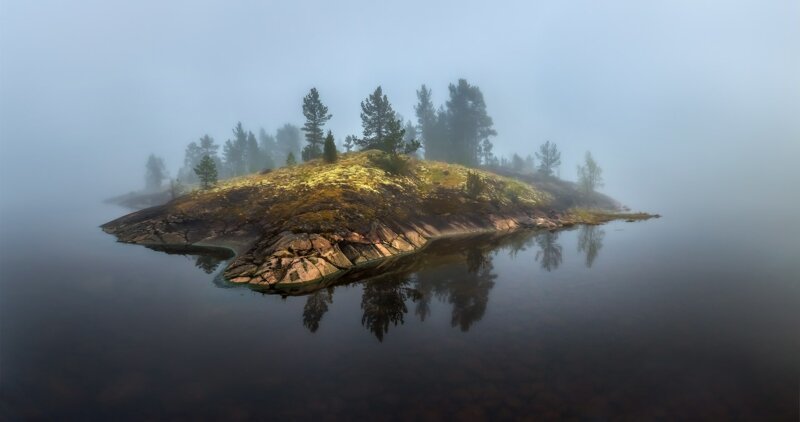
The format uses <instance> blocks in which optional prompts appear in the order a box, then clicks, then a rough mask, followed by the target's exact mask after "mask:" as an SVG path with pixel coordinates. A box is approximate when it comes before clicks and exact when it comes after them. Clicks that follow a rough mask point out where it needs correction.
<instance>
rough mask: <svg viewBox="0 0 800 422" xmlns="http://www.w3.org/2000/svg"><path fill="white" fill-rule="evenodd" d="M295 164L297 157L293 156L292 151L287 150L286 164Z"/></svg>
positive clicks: (288, 165)
mask: <svg viewBox="0 0 800 422" xmlns="http://www.w3.org/2000/svg"><path fill="white" fill-rule="evenodd" d="M296 164H297V159H296V158H294V153H293V152H289V155H287V156H286V166H287V167H291V166H294V165H296Z"/></svg>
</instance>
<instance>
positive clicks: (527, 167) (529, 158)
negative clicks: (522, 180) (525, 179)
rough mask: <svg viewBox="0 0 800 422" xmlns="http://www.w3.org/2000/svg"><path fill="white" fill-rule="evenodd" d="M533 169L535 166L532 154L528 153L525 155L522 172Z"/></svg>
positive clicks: (530, 171) (532, 170)
mask: <svg viewBox="0 0 800 422" xmlns="http://www.w3.org/2000/svg"><path fill="white" fill-rule="evenodd" d="M534 171H536V166H535V164H534V162H533V156H532V155H530V154H528V156H527V157H525V168H524V170H523V172H525V173H533V172H534Z"/></svg>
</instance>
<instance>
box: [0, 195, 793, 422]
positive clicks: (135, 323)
mask: <svg viewBox="0 0 800 422" xmlns="http://www.w3.org/2000/svg"><path fill="white" fill-rule="evenodd" d="M53 206H54V208H46V209H42V208H38V207H36V204H31V205H30V207H29V208H26V207H23V205H22V204H20V205H19V206H16V207H7V209H6V210H5V212H4V214H3V225H2V227H1V230H2V232H0V233H1V234H2V236H1V239H2V245H1V246H2V250H1V251H0V252H2V253H1V254H0V275H1V280H0V283H2V284H0V288H1V289H2V290H1V291H0V293H1V294H0V336H1V337H0V419H3V420H18V419H37V418H48V419H71V420H87V419H101V420H102V419H105V420H122V419H133V420H142V419H152V418H158V419H186V420H202V419H228V420H248V419H279V418H283V419H285V418H289V419H331V418H343V419H344V418H346V419H359V420H364V419H415V420H417V419H426V420H437V419H450V418H460V419H470V420H476V419H477V420H479V419H517V418H525V417H537V416H538V417H540V418H551V419H589V420H605V419H630V420H649V419H659V418H660V419H663V420H676V419H679V420H687V419H693V420H697V419H706V420H708V419H712V420H715V419H716V420H718V419H744V420H767V419H769V420H790V421H796V420H798V419H799V418H800V281H799V280H800V277H798V275H800V264H799V263H798V261H800V260H798V258H800V254H798V246H797V243H796V242H797V239H796V238H794V237H793V236H789V235H788V234H789V233H791V231H789V232H787V231H786V230H785V229H784V228H782V227H781V226H780V225H760V226H759V225H748V224H746V223H745V224H743V221H742V220H736V219H727V220H720V221H715V220H713V219H711V218H707V217H708V216H710V215H713V214H712V213H711V212H709V213H708V214H707V215H706V214H704V211H703V210H693V211H692V213H694V214H692V213H689V212H686V213H675V214H673V215H670V214H669V213H666V215H665V217H664V218H661V219H657V220H650V221H646V222H637V223H625V222H615V223H610V224H607V225H603V226H599V227H576V228H573V229H571V230H565V231H560V232H555V233H549V232H531V231H525V232H517V233H513V234H510V235H506V236H478V237H471V238H458V239H450V240H442V241H440V242H436V243H434V244H432V245H431V246H430V247H429V248H427V249H426V250H425V251H424V252H423V253H420V254H417V255H413V256H409V257H405V258H403V259H398V260H396V261H393V262H392V263H390V264H387V265H382V266H381V267H379V268H377V269H374V270H372V274H368V276H369V277H367V278H366V279H364V278H360V279H352V280H343V281H342V283H341V284H339V285H335V286H331V287H328V288H325V289H322V290H320V291H318V292H316V293H313V294H309V295H304V296H288V297H281V296H279V295H274V294H263V293H259V292H257V291H253V290H251V289H249V288H248V287H243V286H230V285H228V284H227V283H226V282H224V280H221V279H220V277H219V273H220V271H221V269H222V267H223V266H224V260H225V256H224V255H219V254H217V255H207V256H202V255H201V256H192V255H185V256H184V255H176V254H167V253H162V252H157V251H153V250H150V249H147V248H145V247H142V246H135V245H125V244H120V243H116V242H115V239H114V238H113V237H112V236H109V235H106V234H105V233H103V232H102V231H101V230H100V229H99V228H98V227H97V226H98V225H100V224H102V223H104V222H106V221H108V220H111V219H113V218H115V217H117V216H119V215H122V214H124V213H126V212H127V211H126V210H123V209H121V208H118V207H115V206H110V205H76V204H53ZM652 211H656V212H659V211H660V212H664V210H652ZM365 276H366V275H365Z"/></svg>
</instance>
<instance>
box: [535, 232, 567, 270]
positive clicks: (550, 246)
mask: <svg viewBox="0 0 800 422" xmlns="http://www.w3.org/2000/svg"><path fill="white" fill-rule="evenodd" d="M557 241H558V233H555V232H545V233H542V234H540V235H538V236H536V244H537V245H538V246H539V249H540V250H539V252H536V260H537V261H540V262H541V264H542V268H544V269H545V270H547V271H552V270H555V269H556V268H558V266H559V265H561V260H562V258H563V257H562V255H561V245H559V244H558V243H557Z"/></svg>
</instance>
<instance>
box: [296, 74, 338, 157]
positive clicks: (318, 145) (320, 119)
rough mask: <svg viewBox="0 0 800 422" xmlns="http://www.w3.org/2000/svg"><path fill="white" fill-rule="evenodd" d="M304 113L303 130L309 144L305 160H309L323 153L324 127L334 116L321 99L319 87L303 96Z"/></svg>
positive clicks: (304, 152)
mask: <svg viewBox="0 0 800 422" xmlns="http://www.w3.org/2000/svg"><path fill="white" fill-rule="evenodd" d="M303 115H304V116H305V118H306V123H305V124H304V125H303V131H304V132H305V133H306V142H308V145H306V147H305V148H303V160H305V161H308V160H312V159H314V158H318V157H319V156H320V155H322V144H323V142H324V139H323V133H324V132H323V130H322V128H323V127H324V126H325V123H327V122H328V120H330V118H331V117H333V115H331V114H328V107H326V106H325V105H324V104H322V101H320V99H319V92H317V88H311V91H310V92H309V93H308V95H306V96H305V97H304V98H303Z"/></svg>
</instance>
